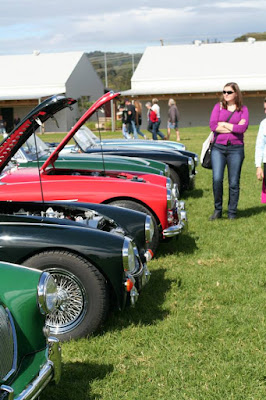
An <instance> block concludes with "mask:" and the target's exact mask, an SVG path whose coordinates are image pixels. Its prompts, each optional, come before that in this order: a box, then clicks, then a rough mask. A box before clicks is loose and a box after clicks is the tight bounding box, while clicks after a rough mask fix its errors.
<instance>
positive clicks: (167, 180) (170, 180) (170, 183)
mask: <svg viewBox="0 0 266 400" xmlns="http://www.w3.org/2000/svg"><path fill="white" fill-rule="evenodd" d="M172 186H173V181H172V179H171V178H166V187H167V189H171V188H172Z"/></svg>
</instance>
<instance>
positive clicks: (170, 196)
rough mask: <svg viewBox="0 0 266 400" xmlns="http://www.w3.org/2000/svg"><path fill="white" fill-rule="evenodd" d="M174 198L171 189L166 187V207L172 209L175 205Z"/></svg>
mask: <svg viewBox="0 0 266 400" xmlns="http://www.w3.org/2000/svg"><path fill="white" fill-rule="evenodd" d="M175 204H176V198H175V196H174V195H173V192H172V190H171V189H167V208H168V210H170V209H171V210H172V209H173V208H174V207H175Z"/></svg>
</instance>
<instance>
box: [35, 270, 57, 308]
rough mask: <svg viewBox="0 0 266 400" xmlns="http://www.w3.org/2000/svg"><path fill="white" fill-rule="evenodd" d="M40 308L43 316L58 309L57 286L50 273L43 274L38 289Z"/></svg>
mask: <svg viewBox="0 0 266 400" xmlns="http://www.w3.org/2000/svg"><path fill="white" fill-rule="evenodd" d="M37 293H38V306H39V309H40V311H41V313H42V314H49V313H51V312H52V311H54V309H55V308H56V304H57V285H56V282H55V280H54V278H53V277H52V275H50V274H49V273H48V272H43V273H42V274H41V276H40V280H39V284H38V288H37Z"/></svg>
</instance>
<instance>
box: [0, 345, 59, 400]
mask: <svg viewBox="0 0 266 400" xmlns="http://www.w3.org/2000/svg"><path fill="white" fill-rule="evenodd" d="M48 354H49V359H48V361H47V362H46V363H45V364H44V366H43V367H42V368H41V370H40V372H39V374H38V376H36V377H35V378H34V380H33V381H32V382H31V383H30V384H29V385H28V386H27V388H26V389H25V390H23V392H22V393H20V394H19V395H18V396H16V397H14V390H13V388H12V387H11V386H6V385H2V386H1V387H0V394H1V392H5V393H6V397H5V399H6V400H33V399H36V398H37V397H38V396H39V395H40V393H41V392H42V391H43V389H44V388H45V387H46V386H47V385H48V383H49V382H50V381H51V380H53V381H55V383H58V382H59V379H60V376H61V348H60V345H59V340H58V339H56V338H53V337H49V338H48Z"/></svg>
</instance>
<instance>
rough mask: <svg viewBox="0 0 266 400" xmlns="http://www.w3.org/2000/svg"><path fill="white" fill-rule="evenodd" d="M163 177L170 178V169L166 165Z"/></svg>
mask: <svg viewBox="0 0 266 400" xmlns="http://www.w3.org/2000/svg"><path fill="white" fill-rule="evenodd" d="M164 175H165V176H167V177H170V167H169V165H168V164H165V168H164Z"/></svg>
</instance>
